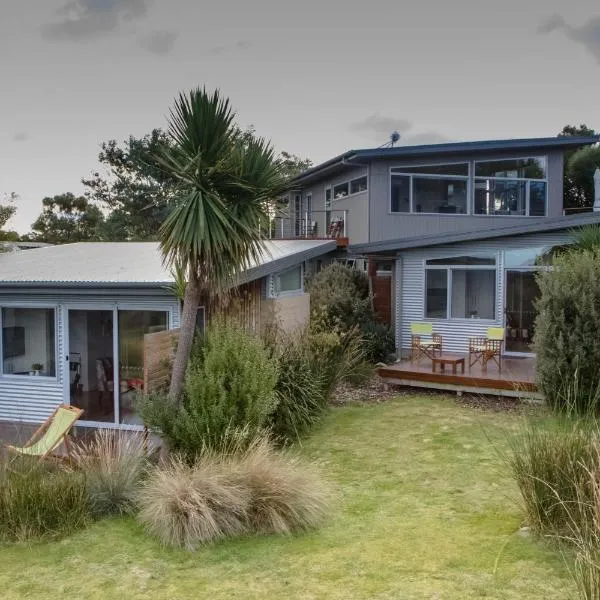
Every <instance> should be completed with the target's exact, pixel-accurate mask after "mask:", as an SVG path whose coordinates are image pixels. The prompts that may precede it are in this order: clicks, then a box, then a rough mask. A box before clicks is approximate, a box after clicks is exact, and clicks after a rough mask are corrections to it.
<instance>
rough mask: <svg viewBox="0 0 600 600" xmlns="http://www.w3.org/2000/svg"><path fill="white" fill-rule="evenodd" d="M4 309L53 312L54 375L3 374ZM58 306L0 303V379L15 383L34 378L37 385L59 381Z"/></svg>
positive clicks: (33, 303) (41, 303) (30, 303)
mask: <svg viewBox="0 0 600 600" xmlns="http://www.w3.org/2000/svg"><path fill="white" fill-rule="evenodd" d="M4 308H22V309H28V308H30V309H34V310H35V309H36V308H38V309H46V310H53V311H54V375H30V374H29V373H27V374H25V373H23V374H15V373H5V372H4V338H3V331H4V322H3V316H2V309H4ZM58 312H59V306H58V304H52V303H43V302H40V303H38V302H27V303H25V304H24V303H23V302H2V303H1V304H0V379H14V380H17V381H28V380H30V379H31V378H33V377H35V381H36V382H39V383H56V382H57V381H58V379H59V371H60V369H61V365H62V362H61V361H60V355H59V352H58V350H59V349H58V338H59V335H58Z"/></svg>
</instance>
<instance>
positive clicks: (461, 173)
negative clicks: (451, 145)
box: [391, 163, 469, 214]
mask: <svg viewBox="0 0 600 600" xmlns="http://www.w3.org/2000/svg"><path fill="white" fill-rule="evenodd" d="M391 180H392V181H391V184H392V185H391V211H392V212H412V213H444V214H466V213H467V212H468V189H469V165H468V163H458V164H441V165H425V166H409V167H394V168H392V174H391Z"/></svg>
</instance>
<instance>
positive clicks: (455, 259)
mask: <svg viewBox="0 0 600 600" xmlns="http://www.w3.org/2000/svg"><path fill="white" fill-rule="evenodd" d="M427 264H428V265H495V264H496V257H495V255H493V254H490V255H488V256H450V257H448V258H432V259H430V260H428V261H427Z"/></svg>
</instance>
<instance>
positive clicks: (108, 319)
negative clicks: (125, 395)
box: [68, 310, 115, 423]
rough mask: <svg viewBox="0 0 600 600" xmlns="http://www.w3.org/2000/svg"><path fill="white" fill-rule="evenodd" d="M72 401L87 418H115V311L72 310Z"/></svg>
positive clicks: (70, 360) (70, 356)
mask: <svg viewBox="0 0 600 600" xmlns="http://www.w3.org/2000/svg"><path fill="white" fill-rule="evenodd" d="M68 356H69V375H70V379H69V384H70V394H71V404H73V405H74V406H78V407H79V408H82V409H83V410H84V413H83V416H82V418H83V419H84V420H86V421H107V422H110V423H114V421H115V404H114V398H115V377H114V354H113V311H112V310H70V311H69V346H68Z"/></svg>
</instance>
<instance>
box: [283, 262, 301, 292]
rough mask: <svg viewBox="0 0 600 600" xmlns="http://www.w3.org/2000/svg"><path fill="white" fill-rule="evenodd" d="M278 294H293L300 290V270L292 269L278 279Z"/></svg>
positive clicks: (297, 268)
mask: <svg viewBox="0 0 600 600" xmlns="http://www.w3.org/2000/svg"><path fill="white" fill-rule="evenodd" d="M278 280H279V291H280V292H293V291H296V290H300V289H302V268H301V267H294V268H293V269H290V270H289V271H284V272H283V273H281V274H280V275H279V277H278Z"/></svg>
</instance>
